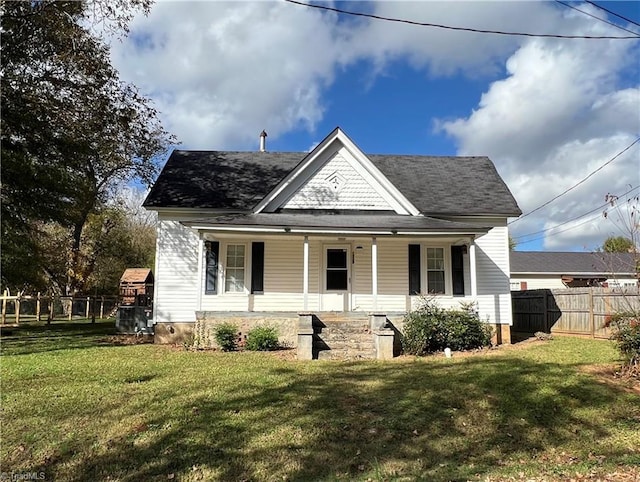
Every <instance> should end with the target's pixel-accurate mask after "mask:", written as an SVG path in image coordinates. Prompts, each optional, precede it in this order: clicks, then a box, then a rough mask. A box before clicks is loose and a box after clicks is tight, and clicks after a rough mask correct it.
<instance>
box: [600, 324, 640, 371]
mask: <svg viewBox="0 0 640 482" xmlns="http://www.w3.org/2000/svg"><path fill="white" fill-rule="evenodd" d="M606 325H607V326H611V328H612V331H613V333H612V335H611V339H612V340H614V341H615V342H616V345H617V346H618V350H619V351H620V353H621V354H622V356H623V357H624V359H625V366H626V368H627V369H628V370H630V371H631V372H633V373H635V374H640V313H633V312H625V313H616V314H615V315H613V316H611V318H609V319H608V320H607V323H606Z"/></svg>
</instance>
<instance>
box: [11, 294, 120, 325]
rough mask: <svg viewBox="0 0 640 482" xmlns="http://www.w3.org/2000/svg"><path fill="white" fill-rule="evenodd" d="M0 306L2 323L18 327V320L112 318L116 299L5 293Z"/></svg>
mask: <svg viewBox="0 0 640 482" xmlns="http://www.w3.org/2000/svg"><path fill="white" fill-rule="evenodd" d="M0 301H1V303H2V318H1V320H0V321H1V323H2V324H3V325H4V324H6V323H7V322H8V321H10V322H13V323H16V324H19V323H20V321H26V320H36V321H41V320H42V318H43V317H44V318H45V319H46V320H47V321H52V320H54V319H67V320H69V321H71V320H72V319H73V317H74V316H75V317H80V318H90V317H91V318H105V317H108V316H112V315H113V312H114V311H115V309H116V308H117V307H118V297H117V296H45V295H41V294H40V293H37V294H36V295H25V294H22V293H18V294H17V295H10V294H9V293H8V292H7V291H5V292H4V293H3V294H2V296H0Z"/></svg>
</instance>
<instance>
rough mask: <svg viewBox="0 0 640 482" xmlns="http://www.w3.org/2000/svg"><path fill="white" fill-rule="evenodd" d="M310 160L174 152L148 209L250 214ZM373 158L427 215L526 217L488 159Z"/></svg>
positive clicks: (148, 201) (299, 154)
mask: <svg viewBox="0 0 640 482" xmlns="http://www.w3.org/2000/svg"><path fill="white" fill-rule="evenodd" d="M306 155H307V153H304V152H224V151H183V150H175V151H173V153H172V154H171V156H170V157H169V159H168V161H167V163H166V165H165V166H164V169H163V170H162V172H161V173H160V176H159V177H158V180H157V181H156V183H155V184H154V186H153V188H152V189H151V191H150V192H149V195H148V196H147V199H146V200H145V202H144V206H145V207H148V208H158V207H177V208H210V209H233V210H242V211H248V210H251V209H252V208H253V207H254V206H255V205H256V204H258V202H259V201H260V200H261V199H262V198H264V196H266V195H267V194H268V193H269V192H270V191H271V190H272V189H274V188H275V187H276V185H277V184H278V183H279V182H280V181H281V180H282V179H283V178H284V177H285V176H286V175H287V174H288V173H289V172H290V171H291V170H292V169H293V168H294V167H296V166H297V165H298V163H300V162H301V161H302V160H303V159H304V157H305V156H306ZM368 158H369V159H370V160H371V162H372V163H373V164H374V165H375V166H376V167H377V168H378V169H379V170H380V171H381V172H382V173H383V174H384V175H385V176H386V177H387V178H388V179H389V181H390V182H391V183H392V184H393V185H394V186H395V187H396V188H397V189H399V190H400V192H402V194H403V195H404V196H405V197H406V198H407V199H408V200H409V201H410V202H411V203H412V204H413V205H414V206H416V208H417V209H418V210H419V211H420V212H422V213H424V214H428V215H458V214H461V215H464V214H489V215H491V214H500V215H509V216H517V215H519V214H520V213H521V211H520V209H519V208H518V205H517V204H516V201H515V199H514V198H513V196H512V195H511V192H510V191H509V189H508V188H507V186H506V184H505V183H504V181H503V180H502V179H501V178H500V176H499V175H498V173H497V171H496V169H495V167H494V165H493V163H492V162H491V160H490V159H489V158H487V157H428V156H397V155H371V156H368Z"/></svg>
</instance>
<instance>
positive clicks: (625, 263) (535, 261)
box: [510, 251, 635, 275]
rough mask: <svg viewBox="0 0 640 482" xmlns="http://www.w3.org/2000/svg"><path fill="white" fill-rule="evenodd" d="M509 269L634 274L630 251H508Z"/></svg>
mask: <svg viewBox="0 0 640 482" xmlns="http://www.w3.org/2000/svg"><path fill="white" fill-rule="evenodd" d="M510 261H511V273H512V274H513V273H555V274H567V275H577V274H593V273H602V274H608V273H609V274H611V273H617V274H633V273H634V272H635V260H634V255H633V254H631V253H574V252H568V253H563V252H545V251H511V256H510Z"/></svg>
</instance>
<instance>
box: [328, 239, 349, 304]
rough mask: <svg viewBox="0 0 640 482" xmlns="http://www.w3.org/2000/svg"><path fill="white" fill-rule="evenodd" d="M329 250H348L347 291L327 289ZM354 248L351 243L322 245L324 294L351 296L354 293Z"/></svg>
mask: <svg viewBox="0 0 640 482" xmlns="http://www.w3.org/2000/svg"><path fill="white" fill-rule="evenodd" d="M329 249H346V250H347V289H346V290H329V289H327V250H329ZM351 253H352V248H351V244H349V243H341V244H337V243H335V244H334V243H327V244H322V267H321V270H320V282H321V285H320V286H322V290H323V291H322V293H326V294H330V293H338V294H344V293H347V294H351V291H352V284H351V282H352V279H351V276H352V275H353V270H352V268H353V266H351V265H352V258H351V257H352V256H353V255H352V254H351Z"/></svg>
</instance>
